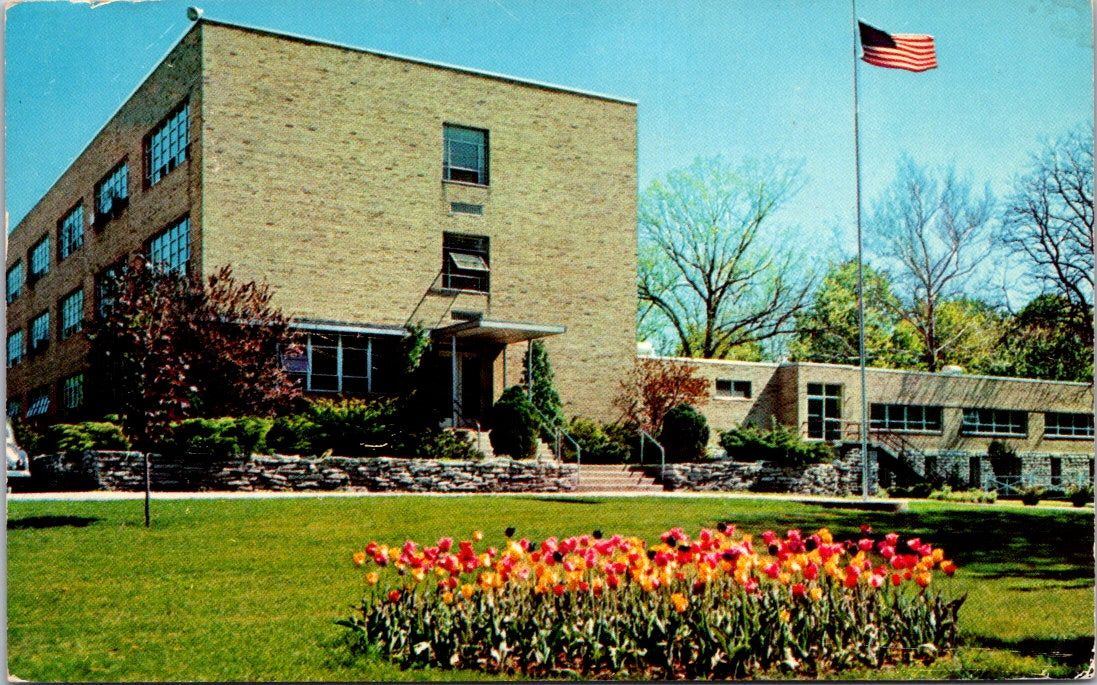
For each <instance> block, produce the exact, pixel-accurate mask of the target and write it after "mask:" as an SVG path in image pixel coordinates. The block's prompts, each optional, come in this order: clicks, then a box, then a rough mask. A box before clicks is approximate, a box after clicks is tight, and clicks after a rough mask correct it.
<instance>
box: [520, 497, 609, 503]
mask: <svg viewBox="0 0 1097 685" xmlns="http://www.w3.org/2000/svg"><path fill="white" fill-rule="evenodd" d="M526 499H531V500H533V501H534V502H552V503H554V504H605V503H606V501H605V500H602V499H584V498H582V497H529V498H526Z"/></svg>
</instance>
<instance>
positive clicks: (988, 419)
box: [960, 409, 1028, 438]
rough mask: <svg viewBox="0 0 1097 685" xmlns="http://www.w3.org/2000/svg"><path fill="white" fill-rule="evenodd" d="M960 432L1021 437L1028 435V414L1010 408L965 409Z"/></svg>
mask: <svg viewBox="0 0 1097 685" xmlns="http://www.w3.org/2000/svg"><path fill="white" fill-rule="evenodd" d="M960 432H961V433H963V434H964V435H1003V436H1012V437H1022V438H1023V437H1025V436H1026V435H1028V414H1027V413H1026V412H1023V411H1015V410H1010V409H965V410H964V423H963V425H962V426H961V427H960Z"/></svg>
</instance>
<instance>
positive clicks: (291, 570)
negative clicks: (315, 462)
mask: <svg viewBox="0 0 1097 685" xmlns="http://www.w3.org/2000/svg"><path fill="white" fill-rule="evenodd" d="M721 519H724V520H730V521H734V522H736V523H737V524H738V526H739V527H740V529H742V530H745V531H748V532H756V533H760V532H761V531H762V530H765V529H766V528H773V529H774V530H777V531H781V532H783V531H784V530H786V529H788V528H791V527H796V528H802V529H804V530H805V531H810V530H814V529H816V528H818V527H820V526H824V525H825V526H828V527H829V528H830V529H831V530H832V531H833V532H834V533H835V536H836V537H839V538H842V537H845V536H852V535H855V534H856V533H857V527H858V526H859V525H860V524H861V523H870V524H871V525H873V527H874V528H875V529H877V530H878V531H884V530H896V531H898V532H900V533H904V534H912V535H919V536H921V537H922V538H923V539H925V540H928V541H930V542H932V543H934V544H935V545H936V544H939V545H942V546H943V547H944V548H945V550H946V552H948V553H949V555H950V556H952V558H953V559H955V560H956V562H957V563H958V564H960V567H961V570H960V572H958V573H957V574H956V576H955V577H954V578H953V579H951V580H950V581H948V582H947V583H944V584H943V586H944V587H948V585H949V583H951V587H950V588H949V590H950V591H951V592H954V593H957V594H958V593H961V592H964V591H967V592H969V597H968V601H967V603H966V604H965V605H964V607H963V609H962V610H961V613H960V617H961V624H962V626H963V628H964V632H965V635H966V640H967V643H968V646H967V647H965V648H963V649H962V650H960V652H959V653H958V654H957V655H956V657H954V658H952V659H948V660H941V661H939V662H938V663H937V664H936V665H934V666H933V667H931V668H929V669H924V668H915V669H906V670H902V671H893V672H890V673H891V675H890V676H889V675H888V674H887V673H879V672H865V673H858V674H853V675H856V676H863V677H874V678H879V677H893V678H912V677H971V676H990V677H1003V676H1008V675H1041V674H1044V673H1050V674H1052V675H1057V676H1071V675H1073V674H1075V673H1077V672H1079V671H1081V670H1083V669H1084V665H1083V664H1084V663H1085V662H1087V661H1088V659H1089V656H1088V654H1089V651H1090V649H1091V647H1092V643H1093V634H1094V627H1093V612H1094V605H1093V597H1094V590H1093V573H1094V560H1093V556H1092V549H1093V510H1092V509H1091V508H1087V509H1084V510H1069V509H1050V508H1045V507H1038V508H1020V507H1010V506H998V505H992V506H970V505H949V504H944V503H932V502H916V503H912V505H911V510H910V511H908V512H904V513H898V514H885V513H864V512H856V511H846V510H824V509H822V508H819V507H815V506H809V505H803V504H794V503H791V502H787V501H781V500H775V499H757V500H754V499H719V498H665V499H664V498H616V499H614V498H590V499H579V498H576V499H564V498H536V497H518V496H515V497H463V498H445V497H419V496H415V497H362V498H327V499H320V498H317V499H282V500H192V501H179V500H176V501H162V502H159V501H154V502H153V526H152V528H151V529H145V528H144V527H143V525H142V524H143V515H142V503H141V502H140V501H112V502H9V503H8V533H7V548H8V588H7V590H8V658H9V670H10V672H11V673H12V674H13V675H15V676H18V677H20V678H23V679H27V680H38V681H42V680H51V681H71V680H108V681H122V680H176V681H178V680H218V681H223V680H230V681H241V680H243V681H254V680H280V681H285V680H290V681H301V680H329V681H331V680H335V681H339V680H398V679H402V680H423V679H454V680H469V679H483V675H482V674H479V673H472V672H467V671H466V672H445V671H429V672H424V671H408V672H402V671H400V670H399V669H397V668H395V667H393V666H391V665H389V664H387V663H384V662H382V661H378V660H374V659H368V658H361V657H352V656H351V655H350V654H349V652H348V651H347V650H346V649H345V648H344V647H343V644H342V636H343V629H342V628H340V627H338V626H335V625H333V621H335V620H336V619H338V618H343V617H346V616H349V615H350V614H351V610H352V609H351V607H352V605H354V604H356V602H357V601H358V600H359V598H360V595H361V590H362V578H361V571H360V570H359V569H355V568H354V567H353V566H352V565H351V563H350V555H351V552H352V551H354V550H355V549H360V548H361V546H362V545H364V543H365V542H367V541H368V540H370V539H379V540H383V541H386V542H388V543H400V542H402V541H403V540H404V539H406V538H408V537H411V538H415V539H418V540H420V541H433V540H435V539H437V538H438V537H439V536H441V535H453V536H459V537H465V536H468V535H470V534H471V533H472V531H473V530H476V529H482V530H483V531H484V532H485V533H486V534H487V538H486V541H487V542H489V543H493V544H500V543H501V542H502V541H503V533H502V531H503V529H504V528H505V527H506V526H508V525H513V526H515V527H517V528H518V531H519V535H520V536H529V537H531V538H533V539H543V538H544V537H545V536H548V535H553V534H555V535H571V534H578V533H583V532H589V531H590V530H592V529H594V528H601V529H603V530H605V531H607V532H620V533H624V534H637V535H641V536H643V537H645V538H647V539H649V540H653V539H655V537H656V535H657V534H658V533H659V532H661V531H663V530H666V529H667V528H669V527H672V526H677V525H680V526H682V527H684V528H686V529H687V530H691V531H694V530H696V529H697V528H698V527H699V526H702V525H708V526H712V525H715V523H716V521H718V520H721ZM847 677H848V676H847Z"/></svg>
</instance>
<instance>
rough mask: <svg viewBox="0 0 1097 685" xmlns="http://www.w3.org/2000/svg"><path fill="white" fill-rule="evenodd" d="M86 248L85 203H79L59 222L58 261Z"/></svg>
mask: <svg viewBox="0 0 1097 685" xmlns="http://www.w3.org/2000/svg"><path fill="white" fill-rule="evenodd" d="M83 246H84V203H83V202H79V203H77V204H76V206H74V207H73V208H72V209H70V210H69V211H67V212H65V215H64V216H63V217H61V218H60V219H58V220H57V261H58V262H61V261H62V260H64V259H66V258H68V257H70V256H71V255H72V253H73V252H76V251H77V250H79V249H80V248H81V247H83Z"/></svg>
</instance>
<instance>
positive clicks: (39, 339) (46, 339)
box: [27, 309, 50, 354]
mask: <svg viewBox="0 0 1097 685" xmlns="http://www.w3.org/2000/svg"><path fill="white" fill-rule="evenodd" d="M39 322H42V323H41V325H39ZM39 332H41V333H42V335H41V336H38V335H37V334H38V333H39ZM49 346H50V310H48V309H47V310H46V311H44V312H42V313H41V314H39V315H38V316H36V317H34V318H33V319H31V320H30V324H28V325H27V353H28V354H37V353H39V352H42V351H43V350H45V349H46V348H48V347H49Z"/></svg>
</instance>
